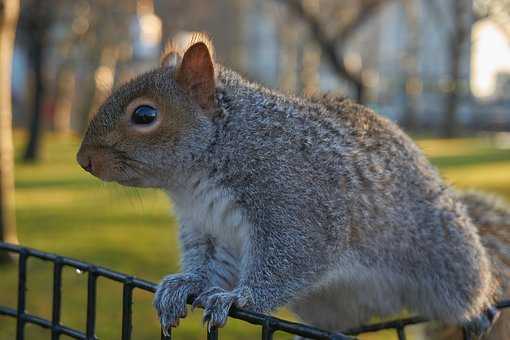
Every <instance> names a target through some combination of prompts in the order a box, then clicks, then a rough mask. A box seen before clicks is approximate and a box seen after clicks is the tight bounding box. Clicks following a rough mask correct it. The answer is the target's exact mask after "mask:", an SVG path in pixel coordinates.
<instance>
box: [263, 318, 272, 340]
mask: <svg viewBox="0 0 510 340" xmlns="http://www.w3.org/2000/svg"><path fill="white" fill-rule="evenodd" d="M273 333H274V330H273V327H272V326H271V320H270V319H266V320H265V321H264V324H262V340H273Z"/></svg>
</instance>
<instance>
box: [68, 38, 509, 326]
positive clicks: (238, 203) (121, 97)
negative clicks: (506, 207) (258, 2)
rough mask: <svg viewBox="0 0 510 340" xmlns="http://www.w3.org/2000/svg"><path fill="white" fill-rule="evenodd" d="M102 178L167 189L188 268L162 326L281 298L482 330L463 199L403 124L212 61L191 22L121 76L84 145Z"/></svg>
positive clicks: (472, 229) (476, 239)
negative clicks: (148, 64) (286, 90)
mask: <svg viewBox="0 0 510 340" xmlns="http://www.w3.org/2000/svg"><path fill="white" fill-rule="evenodd" d="M77 158H78V162H79V163H80V164H81V166H82V167H83V168H84V169H85V170H87V171H89V172H91V173H92V174H93V175H95V176H97V177H99V178H100V179H102V180H104V181H115V182H118V183H120V184H122V185H127V186H137V187H152V188H160V189H163V190H165V191H166V192H168V194H169V196H170V198H171V200H172V201H173V203H174V208H175V213H176V214H177V216H178V218H179V220H180V243H181V251H182V272H181V273H178V274H172V275H169V276H167V277H165V278H164V279H163V280H162V282H161V283H160V285H159V286H158V289H157V292H156V295H155V301H154V306H155V307H156V309H157V312H158V314H159V317H160V320H161V324H162V327H163V329H164V330H166V329H168V328H169V327H174V326H177V325H178V323H179V319H180V318H183V317H185V316H186V312H187V306H186V301H187V299H188V298H190V297H192V296H193V297H195V300H194V303H193V305H194V306H202V307H203V308H204V320H205V321H207V322H208V323H209V326H211V327H212V326H215V327H221V326H223V325H224V324H225V322H226V320H227V316H228V312H229V309H230V308H231V306H233V305H235V306H237V307H241V308H246V309H248V310H252V311H257V312H264V313H268V312H271V311H274V310H275V309H276V308H279V307H282V306H287V307H289V308H290V310H292V311H293V312H294V313H296V314H297V316H298V317H299V318H300V319H301V320H302V321H304V322H306V323H309V324H311V325H314V326H317V327H320V328H323V329H327V330H332V331H339V330H344V329H348V328H351V327H355V326H358V325H360V324H362V323H365V322H367V321H369V319H370V318H371V317H373V316H374V315H377V316H382V317H388V316H393V315H397V314H398V313H399V312H401V311H402V310H404V309H407V310H410V311H411V312H413V313H417V314H419V315H422V316H425V317H427V318H430V319H434V320H439V321H441V322H443V323H445V324H450V325H462V326H469V329H471V330H472V331H473V333H475V334H481V333H482V332H483V331H485V330H486V329H488V328H489V327H490V325H491V322H492V321H493V320H492V317H493V316H494V315H493V314H494V313H493V314H490V313H489V314H487V313H486V311H488V310H489V311H490V310H491V305H492V304H493V303H494V299H495V297H496V293H497V291H498V289H499V285H498V283H497V280H496V275H495V274H494V270H493V266H492V264H491V261H490V259H489V256H488V253H487V251H486V249H485V248H484V246H483V245H482V243H481V240H480V236H479V234H478V231H477V229H476V226H475V225H474V224H473V221H472V220H471V219H470V217H469V216H468V214H467V211H466V207H465V206H464V205H463V203H462V199H461V198H459V197H458V196H457V194H456V192H454V191H453V190H452V189H450V188H449V187H448V186H447V185H445V184H444V182H443V181H442V180H441V178H440V177H439V175H438V173H437V172H436V170H435V169H434V168H433V167H432V166H431V165H430V164H429V162H428V160H427V159H426V157H425V156H424V155H423V154H422V152H421V151H420V150H419V149H418V147H417V146H416V145H415V143H414V142H413V141H412V140H411V139H410V138H409V137H408V136H407V135H406V134H405V133H403V132H402V131H401V130H400V129H399V128H398V127H397V126H396V125H395V124H393V123H391V122H390V121H389V120H387V119H385V118H383V117H381V116H379V115H377V114H376V113H374V112H373V111H371V110H370V109H368V108H366V107H363V106H360V105H357V104H355V103H353V102H351V101H350V100H348V99H343V98H334V97H329V96H322V97H311V98H298V97H294V96H290V95H283V94H280V93H278V92H275V91H272V90H270V89H267V88H264V87H262V86H260V85H258V84H255V83H252V82H249V81H247V80H245V79H244V78H242V77H241V76H240V75H238V74H237V73H235V72H233V71H231V70H229V69H228V68H226V67H224V66H222V65H220V64H218V63H216V62H215V61H214V52H213V48H212V44H211V42H210V40H209V39H208V38H207V36H206V35H204V34H200V33H196V34H193V35H191V36H190V37H188V38H187V39H180V40H179V41H173V42H171V43H170V44H169V45H168V47H167V49H166V51H165V52H164V54H163V57H162V62H161V66H160V67H158V68H156V69H154V70H153V71H150V72H147V73H144V74H142V75H140V76H138V77H136V78H135V79H133V80H131V81H130V82H128V83H127V84H125V85H123V86H121V87H120V88H118V89H117V90H115V91H114V92H113V94H112V95H111V96H110V97H109V98H108V99H107V100H106V101H105V103H104V104H103V105H102V106H101V107H100V109H99V111H98V113H97V114H96V115H95V117H94V118H93V119H92V121H91V122H90V126H89V128H88V130H87V132H86V134H85V137H84V139H83V143H82V145H81V148H80V150H79V153H78V155H77Z"/></svg>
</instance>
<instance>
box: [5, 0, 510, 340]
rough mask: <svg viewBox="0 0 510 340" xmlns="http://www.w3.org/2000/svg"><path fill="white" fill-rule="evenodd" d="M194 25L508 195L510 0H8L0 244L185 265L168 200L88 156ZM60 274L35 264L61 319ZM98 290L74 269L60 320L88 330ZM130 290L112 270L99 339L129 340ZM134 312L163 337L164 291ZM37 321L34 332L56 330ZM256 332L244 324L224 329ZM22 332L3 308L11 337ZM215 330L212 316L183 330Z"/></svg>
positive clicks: (287, 84) (295, 89) (276, 83)
mask: <svg viewBox="0 0 510 340" xmlns="http://www.w3.org/2000/svg"><path fill="white" fill-rule="evenodd" d="M182 31H206V32H208V33H209V34H210V35H211V37H212V39H213V41H214V45H215V47H216V55H217V57H216V59H217V61H218V62H220V63H222V64H225V65H227V66H229V67H231V68H233V69H235V70H237V71H239V72H240V73H241V74H243V75H245V76H246V77H248V78H249V79H251V80H254V81H257V82H260V83H262V84H264V85H267V86H270V87H274V88H278V89H280V90H281V91H284V92H289V93H298V94H305V95H310V94H315V93H319V92H330V93H334V94H338V95H345V96H349V97H352V98H354V99H355V100H357V101H359V102H361V103H363V104H366V105H368V106H370V107H372V108H373V109H375V110H377V111H378V112H380V113H381V114H383V115H385V116H388V117H389V118H390V119H392V120H394V121H396V122H398V123H399V124H400V125H401V126H402V127H403V128H404V129H405V130H406V131H407V132H408V133H410V134H411V135H412V136H413V137H414V138H415V139H416V140H417V142H418V144H419V145H420V146H421V147H422V148H423V150H424V151H425V153H426V154H427V155H428V156H429V157H430V159H431V161H432V162H433V163H434V164H435V165H436V166H437V167H438V168H439V170H440V171H441V173H442V174H443V176H444V177H445V178H446V179H447V180H448V182H449V183H451V184H452V185H454V186H457V187H462V188H475V189H478V190H483V191H486V192H491V193H495V194H498V195H499V196H502V197H506V198H507V199H508V198H510V0H253V1H248V0H217V1H206V0H186V1H184V0H167V1H164V0H124V1H114V0H74V1H72V0H21V1H19V0H0V37H1V39H0V175H1V176H0V195H1V196H0V240H4V241H9V242H19V243H21V244H23V245H27V246H31V247H35V248H38V249H41V250H44V251H49V252H56V253H59V254H62V255H66V256H72V257H75V258H79V259H81V260H84V261H89V262H93V263H97V264H100V265H104V266H107V267H109V268H112V269H114V270H117V271H121V272H126V273H130V274H133V275H136V276H139V277H142V278H145V279H148V280H150V281H153V282H157V281H158V280H159V279H160V278H161V277H163V276H164V275H166V274H168V273H172V272H177V271H178V260H179V255H178V243H177V240H176V221H175V218H174V217H173V214H172V212H171V205H169V202H168V200H167V198H166V197H165V195H164V194H163V193H161V192H158V191H154V190H135V189H128V188H123V187H120V186H118V185H115V184H108V185H106V184H103V183H100V182H99V181H98V180H96V179H94V178H92V176H90V175H88V174H86V173H85V172H84V171H82V170H81V169H80V167H79V166H78V165H77V164H76V162H75V153H76V151H77V147H78V145H79V139H80V136H81V134H82V132H83V131H84V129H86V126H87V123H88V120H89V118H90V117H91V116H92V115H93V114H94V112H95V110H96V109H97V107H98V105H100V103H101V102H102V101H103V100H104V99H105V98H106V96H108V94H109V93H110V92H111V90H112V89H113V88H115V87H117V86H118V85H119V84H121V83H123V82H124V81H126V80H128V79H130V78H131V77H133V76H135V75H136V74H139V73H141V72H143V71H146V70H150V69H151V68H154V67H157V66H158V59H159V55H160V53H161V50H162V46H163V45H164V43H165V42H166V41H167V40H168V39H169V37H172V36H173V35H175V34H177V33H179V32H182ZM0 255H1V257H0V277H1V279H0V292H1V293H0V305H8V306H11V307H15V306H16V290H17V283H16V282H17V281H16V279H17V277H16V266H15V261H13V260H12V258H11V257H8V256H5V254H0ZM51 275H52V269H51V266H49V265H48V264H44V263H42V262H38V261H37V260H32V259H31V260H30V261H29V273H28V277H29V281H28V282H29V283H28V288H29V289H28V293H27V294H28V295H27V310H28V311H29V312H30V313H34V314H36V315H40V316H42V317H45V318H47V319H51V309H50V306H51V277H52V276H51ZM85 287H86V276H83V275H81V274H80V273H77V272H74V271H71V270H68V271H64V289H63V294H64V299H63V308H64V309H63V314H62V319H63V322H64V324H66V325H68V326H70V327H74V328H77V329H84V327H85V312H86V311H85V310H86V307H85V306H86V289H85ZM121 298H122V289H121V286H120V285H117V284H115V283H111V282H106V281H105V282H103V281H101V279H100V280H99V289H98V315H97V324H98V326H97V327H98V331H97V335H98V337H99V338H101V339H116V338H119V337H120V333H121V331H120V324H121V314H120V312H121V309H120V308H121ZM279 315H281V316H283V317H286V318H292V316H291V315H289V314H288V313H287V312H285V311H281V312H279ZM134 317H135V321H134V328H133V332H134V337H133V338H134V339H157V338H158V336H159V330H158V322H157V319H156V316H155V313H154V311H153V310H152V307H151V296H150V294H145V293H142V292H137V291H135V308H134ZM27 329H28V333H29V334H28V336H27V338H28V339H48V338H49V336H50V335H49V332H47V331H44V330H41V329H38V328H37V327H35V326H30V325H29V326H27ZM258 332H259V330H258V329H257V328H255V327H252V326H249V325H245V324H242V323H240V322H236V321H233V320H231V321H230V322H229V325H228V327H227V328H226V330H225V331H224V332H222V333H223V338H225V339H239V338H241V337H243V338H244V339H255V338H257V336H258ZM412 333H413V334H414V337H413V338H414V339H420V338H421V335H420V330H419V329H418V328H417V329H415V330H414V331H413V332H412ZM14 334H15V321H14V320H12V319H7V318H2V317H0V339H13V338H14ZM204 334H205V330H204V328H203V327H202V326H201V323H200V311H198V312H194V313H192V315H191V317H190V318H189V319H186V320H185V321H183V322H182V326H181V327H180V328H179V329H178V330H177V332H176V338H177V339H201V338H203V337H204ZM393 336H394V335H393V334H388V333H385V334H375V335H373V336H367V337H365V338H364V339H392V338H394V337H393ZM62 338H65V337H62ZM275 338H277V339H280V338H281V339H289V337H285V336H284V335H278V334H276V336H275Z"/></svg>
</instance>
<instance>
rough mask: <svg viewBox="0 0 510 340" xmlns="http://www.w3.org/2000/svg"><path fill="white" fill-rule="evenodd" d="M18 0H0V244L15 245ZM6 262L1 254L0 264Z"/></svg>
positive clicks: (5, 255) (4, 255)
mask: <svg viewBox="0 0 510 340" xmlns="http://www.w3.org/2000/svg"><path fill="white" fill-rule="evenodd" d="M18 14H19V1H18V0H0V241H6V242H12V243H17V242H18V239H17V236H16V222H15V215H14V161H13V143H12V107H11V66H12V54H13V50H14V35H15V32H16V22H17V20H18ZM7 259H9V257H8V256H7V254H5V253H3V254H2V253H0V260H2V261H6V260H7Z"/></svg>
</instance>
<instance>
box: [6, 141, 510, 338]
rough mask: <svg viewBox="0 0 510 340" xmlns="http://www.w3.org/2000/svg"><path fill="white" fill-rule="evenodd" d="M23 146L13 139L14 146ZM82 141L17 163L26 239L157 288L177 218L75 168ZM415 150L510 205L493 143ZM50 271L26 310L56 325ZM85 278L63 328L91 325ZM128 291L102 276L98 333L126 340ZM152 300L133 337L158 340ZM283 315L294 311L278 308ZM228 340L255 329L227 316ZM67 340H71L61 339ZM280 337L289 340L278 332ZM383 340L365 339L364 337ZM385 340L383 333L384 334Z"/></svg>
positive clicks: (182, 333) (10, 331)
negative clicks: (30, 161)
mask: <svg viewBox="0 0 510 340" xmlns="http://www.w3.org/2000/svg"><path fill="white" fill-rule="evenodd" d="M23 142H24V138H23V135H21V134H19V133H18V134H16V150H17V154H18V155H19V154H20V147H21V145H22V144H23ZM78 144H79V140H78V138H76V137H58V136H49V137H46V139H45V141H44V152H43V155H44V156H43V160H42V161H41V162H40V163H37V164H23V163H22V162H19V161H17V164H16V171H15V174H16V213H17V223H18V235H19V240H20V243H21V244H23V245H26V246H30V247H34V248H38V249H41V250H44V251H48V252H54V253H59V254H62V255H65V256H70V257H74V258H78V259H80V260H83V261H87V262H93V263H96V264H100V265H104V266H106V267H109V268H112V269H114V270H116V271H120V272H125V273H129V274H132V275H135V276H138V277H141V278H145V279H147V280H149V281H153V282H157V281H158V280H159V279H160V278H161V277H162V276H164V275H165V274H168V273H172V272H176V271H177V270H178V244H177V241H176V232H177V227H176V221H175V218H174V217H173V215H172V213H171V208H170V205H169V201H168V199H167V198H166V196H165V195H164V194H163V193H161V192H159V191H156V190H135V189H128V188H123V187H120V186H118V185H115V184H103V183H101V182H100V181H98V180H96V179H94V178H93V177H92V176H90V175H88V174H86V173H85V172H84V171H82V170H81V169H80V168H79V167H78V166H77V164H76V163H75V160H74V159H75V152H76V149H77V147H78ZM419 144H420V145H421V146H422V148H423V149H424V150H425V152H426V153H427V155H428V156H429V157H430V158H431V160H432V161H433V162H434V164H436V165H437V166H438V167H439V168H440V170H441V172H442V173H443V175H444V176H445V177H446V178H447V180H448V181H449V182H450V183H452V184H453V185H455V186H458V187H474V188H478V189H482V190H486V191H489V192H494V193H497V194H500V195H503V196H505V197H506V198H507V199H510V150H501V149H498V148H496V147H495V145H494V143H493V141H492V140H491V139H490V138H472V139H457V140H448V141H444V140H421V141H420V142H419ZM51 270H52V269H51V267H50V266H49V265H48V264H45V263H42V262H39V261H37V260H30V262H29V272H28V278H29V285H28V293H27V310H28V311H29V312H30V313H33V314H36V315H40V316H42V317H45V318H47V319H51V315H50V314H51V275H52V271H51ZM0 273H1V277H2V279H1V280H0V292H2V294H0V305H8V306H12V307H15V305H16V268H15V267H6V266H4V267H1V268H0ZM85 288H86V276H85V275H81V274H80V273H76V272H75V271H71V270H66V271H65V272H64V288H63V312H62V319H63V323H64V324H65V325H67V326H70V327H73V328H78V329H84V328H85V306H86V289H85ZM121 297H122V289H121V286H120V285H119V284H115V283H111V282H108V281H105V280H101V279H100V280H99V286H98V306H97V307H98V314H97V335H98V336H99V338H100V339H118V338H120V324H121V313H120V312H121V309H120V307H121ZM151 299H152V297H151V295H150V294H148V293H144V292H140V291H136V290H135V307H134V327H133V339H136V340H138V339H142V340H145V339H158V336H159V328H158V322H157V319H156V317H155V313H154V311H153V310H152V307H151ZM282 313H283V314H282V315H284V316H286V317H288V316H289V315H288V314H287V313H285V312H282ZM200 317H201V313H200V311H196V312H194V313H192V314H191V317H189V318H187V319H186V320H185V321H183V322H182V323H181V326H180V327H179V328H178V330H177V331H176V332H175V333H174V334H175V338H176V339H202V338H204V334H205V329H204V327H202V326H201V323H200ZM14 329H15V322H14V321H13V320H12V319H7V318H0V339H2V340H4V339H14ZM27 332H28V334H27V336H26V338H27V339H29V340H38V339H49V332H47V331H44V330H40V329H39V328H38V327H36V326H27ZM221 334H222V335H221V338H222V339H240V338H243V339H256V338H258V334H259V329H258V328H256V327H253V326H249V325H245V324H243V323H241V322H238V321H234V320H230V321H229V324H228V326H227V327H226V328H225V330H222V332H221ZM63 338H65V337H63ZM275 338H276V339H290V337H289V336H284V335H281V336H280V335H277V336H275ZM375 338H377V339H381V338H382V337H380V336H379V337H367V338H365V339H375ZM385 338H386V337H385Z"/></svg>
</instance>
